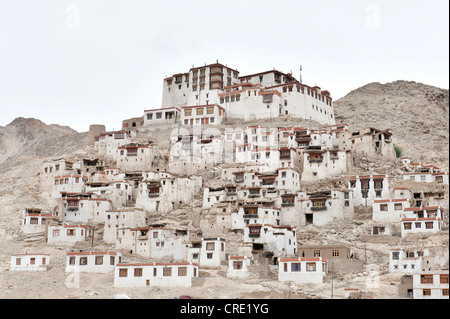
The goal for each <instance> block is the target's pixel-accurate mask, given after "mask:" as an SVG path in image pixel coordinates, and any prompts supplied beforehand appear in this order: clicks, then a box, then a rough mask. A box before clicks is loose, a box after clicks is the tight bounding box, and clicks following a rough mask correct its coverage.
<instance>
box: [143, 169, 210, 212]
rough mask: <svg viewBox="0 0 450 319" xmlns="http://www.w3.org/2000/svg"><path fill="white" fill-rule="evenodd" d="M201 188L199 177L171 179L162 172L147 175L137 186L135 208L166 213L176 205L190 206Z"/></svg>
mask: <svg viewBox="0 0 450 319" xmlns="http://www.w3.org/2000/svg"><path fill="white" fill-rule="evenodd" d="M201 188H202V177H201V176H189V177H173V176H172V175H171V174H168V173H163V172H161V173H159V174H150V175H148V174H147V175H146V176H145V177H144V180H143V181H142V182H141V183H140V184H139V193H138V195H137V198H136V207H138V208H143V209H145V210H147V211H151V212H161V213H168V212H170V211H171V210H173V209H174V208H175V207H176V206H178V205H186V204H190V203H191V202H192V200H193V198H194V195H195V194H197V193H200V191H201Z"/></svg>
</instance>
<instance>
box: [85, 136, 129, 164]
mask: <svg viewBox="0 0 450 319" xmlns="http://www.w3.org/2000/svg"><path fill="white" fill-rule="evenodd" d="M131 142H132V136H131V134H130V133H129V132H127V131H114V132H106V133H102V134H100V135H99V136H96V137H95V142H94V150H95V151H96V152H97V154H98V155H100V156H103V157H105V158H108V159H111V160H114V161H115V160H116V159H117V158H116V156H117V149H118V148H119V147H121V146H123V145H126V144H130V143H131Z"/></svg>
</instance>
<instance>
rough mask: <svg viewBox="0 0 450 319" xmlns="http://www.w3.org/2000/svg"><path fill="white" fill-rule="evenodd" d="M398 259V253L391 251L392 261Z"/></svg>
mask: <svg viewBox="0 0 450 319" xmlns="http://www.w3.org/2000/svg"><path fill="white" fill-rule="evenodd" d="M399 258H400V252H399V251H393V252H392V259H393V260H398V259H399Z"/></svg>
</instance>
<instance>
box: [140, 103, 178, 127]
mask: <svg viewBox="0 0 450 319" xmlns="http://www.w3.org/2000/svg"><path fill="white" fill-rule="evenodd" d="M180 116H181V111H180V109H179V108H177V107H166V108H162V109H151V110H145V111H144V126H150V125H158V124H162V125H170V124H177V123H178V122H179V121H180Z"/></svg>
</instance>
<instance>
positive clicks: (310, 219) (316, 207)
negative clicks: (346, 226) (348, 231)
mask: <svg viewBox="0 0 450 319" xmlns="http://www.w3.org/2000/svg"><path fill="white" fill-rule="evenodd" d="M289 196H290V197H289ZM352 196H353V192H352V191H351V190H342V191H339V190H331V191H326V192H314V193H304V192H299V193H298V203H297V201H295V198H294V197H293V195H283V196H282V198H283V203H282V204H281V205H282V208H283V214H284V213H285V211H284V208H285V207H286V206H289V205H292V204H291V203H292V202H294V203H295V205H296V207H297V209H296V210H294V213H295V214H296V215H294V216H283V218H286V219H289V220H294V222H295V225H298V226H303V225H307V224H315V225H319V226H321V225H325V224H327V223H329V222H331V221H334V220H339V219H343V218H345V217H351V216H352V214H353V212H354V205H353V201H352V198H353V197H352ZM295 205H294V206H295ZM286 208H289V207H286ZM287 213H288V211H286V214H287ZM290 214H292V212H290Z"/></svg>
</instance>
